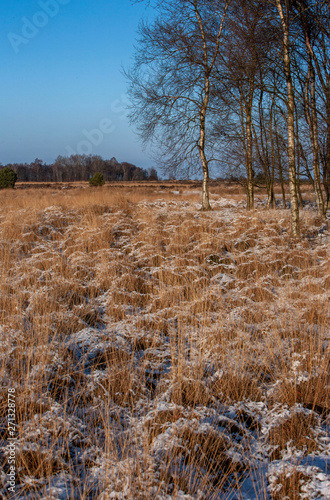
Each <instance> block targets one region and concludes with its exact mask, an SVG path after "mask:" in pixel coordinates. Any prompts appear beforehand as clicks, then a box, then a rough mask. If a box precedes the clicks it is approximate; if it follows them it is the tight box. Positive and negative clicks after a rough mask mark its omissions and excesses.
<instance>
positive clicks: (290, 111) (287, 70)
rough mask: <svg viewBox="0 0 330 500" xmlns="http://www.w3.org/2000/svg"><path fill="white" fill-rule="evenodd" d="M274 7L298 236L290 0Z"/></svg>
mask: <svg viewBox="0 0 330 500" xmlns="http://www.w3.org/2000/svg"><path fill="white" fill-rule="evenodd" d="M276 7H277V10H278V14H279V18H280V21H281V25H282V34H283V38H282V42H283V68H284V74H285V78H286V84H287V133H288V162H289V190H290V202H291V232H292V236H294V237H299V235H300V226H299V204H298V194H297V173H296V157H295V127H294V124H295V121H294V110H295V96H294V87H293V82H292V72H291V56H290V0H276Z"/></svg>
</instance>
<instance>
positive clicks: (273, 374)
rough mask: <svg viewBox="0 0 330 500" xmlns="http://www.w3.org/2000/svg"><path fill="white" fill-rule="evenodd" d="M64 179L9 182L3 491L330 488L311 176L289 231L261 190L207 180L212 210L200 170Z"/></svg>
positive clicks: (124, 493)
mask: <svg viewBox="0 0 330 500" xmlns="http://www.w3.org/2000/svg"><path fill="white" fill-rule="evenodd" d="M162 186H165V187H162ZM18 187H19V186H18ZM63 187H66V186H57V187H56V188H55V187H54V186H51V187H48V188H43V189H36V188H35V187H34V186H32V187H30V188H29V189H15V190H14V191H8V190H6V191H1V192H0V200H1V207H2V211H1V214H0V252H1V277H0V283H1V294H0V315H1V325H0V336H1V346H2V349H1V351H0V377H1V383H0V392H1V399H0V401H1V406H0V445H1V451H0V464H1V477H0V498H5V499H7V498H13V499H14V498H15V499H19V498H21V499H39V498H41V499H49V500H50V499H52V500H55V499H63V500H64V499H81V500H85V499H98V500H110V499H117V500H142V499H143V500H156V499H159V500H161V499H164V500H171V499H173V500H175V499H180V500H192V499H196V500H202V499H205V500H215V499H221V500H225V499H228V500H229V499H231V500H234V499H242V500H243V499H244V500H247V499H251V500H252V499H258V500H259V499H272V500H283V499H285V498H288V499H290V500H291V499H299V498H301V499H321V498H325V499H327V498H328V499H329V498H330V494H329V491H330V479H329V469H330V465H329V454H330V438H329V435H328V429H329V423H330V417H329V406H330V398H329V395H330V373H329V361H330V358H329V353H330V344H329V341H330V330H329V319H330V309H329V295H330V255H329V243H330V230H329V227H328V222H325V221H322V220H321V219H319V218H318V217H317V215H316V211H315V208H314V207H313V204H312V203H311V202H309V200H310V201H311V200H313V193H311V192H310V188H309V187H308V186H303V189H302V191H303V196H304V200H306V206H305V207H304V208H303V209H302V210H301V224H302V239H301V240H300V241H294V240H292V239H291V237H290V213H289V210H283V208H281V203H279V208H278V210H276V211H272V210H270V211H268V210H265V208H264V207H265V195H264V193H262V192H261V191H260V192H258V191H257V192H256V200H257V203H256V204H257V209H256V210H255V211H254V212H252V213H247V212H246V210H245V197H244V194H243V192H242V190H241V189H240V188H239V187H237V186H234V185H216V186H213V187H211V204H212V206H213V211H211V212H206V213H204V212H200V211H199V210H198V209H199V207H200V198H201V195H200V192H199V189H200V188H199V187H198V186H197V185H196V184H194V183H192V184H189V185H188V184H183V183H167V184H166V183H162V182H159V183H153V184H150V183H148V186H146V185H136V186H132V185H123V186H122V187H119V185H117V186H113V185H111V186H109V185H106V186H104V187H103V188H99V189H97V188H96V189H95V188H94V189H91V188H87V187H86V186H80V187H77V186H76V187H75V186H72V189H63ZM73 187H75V189H73ZM277 193H278V199H279V200H280V194H279V193H280V190H279V189H278V190H277ZM8 389H11V390H12V389H15V392H11V393H10V394H14V395H15V398H14V399H15V411H16V412H15V415H16V426H17V428H16V429H15V435H16V437H17V443H16V448H15V474H16V475H15V482H16V487H15V493H10V492H9V490H8V484H7V485H6V483H7V481H8V472H9V467H10V466H9V459H10V452H9V448H8V443H9V442H10V441H9V437H10V435H9V428H8V421H7V415H8V404H7V403H8Z"/></svg>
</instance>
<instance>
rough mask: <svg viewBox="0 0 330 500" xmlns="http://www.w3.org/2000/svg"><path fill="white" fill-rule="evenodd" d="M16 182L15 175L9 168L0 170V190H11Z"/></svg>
mask: <svg viewBox="0 0 330 500" xmlns="http://www.w3.org/2000/svg"><path fill="white" fill-rule="evenodd" d="M16 181H17V174H16V172H14V170H12V169H11V168H8V167H5V168H2V169H1V170H0V189H5V188H13V187H14V186H15V182H16Z"/></svg>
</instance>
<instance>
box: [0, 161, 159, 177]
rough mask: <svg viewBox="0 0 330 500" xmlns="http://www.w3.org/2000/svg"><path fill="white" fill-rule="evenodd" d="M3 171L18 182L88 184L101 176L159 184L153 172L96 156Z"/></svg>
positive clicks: (20, 165) (12, 165)
mask: <svg viewBox="0 0 330 500" xmlns="http://www.w3.org/2000/svg"><path fill="white" fill-rule="evenodd" d="M3 168H10V169H12V170H13V171H14V172H16V174H17V181H18V182H76V181H89V179H90V178H91V177H92V176H93V175H94V174H95V173H96V172H101V173H102V175H103V177H104V180H105V181H146V180H158V176H157V171H156V170H155V169H154V168H151V169H149V170H145V169H142V168H140V167H137V166H136V165H133V164H132V163H127V162H122V163H119V162H118V161H117V160H116V158H111V160H104V159H103V158H102V157H101V156H97V155H71V156H69V157H64V156H58V157H57V158H56V160H55V161H54V163H51V164H47V163H45V162H43V161H42V160H40V159H39V158H36V159H35V160H34V161H33V162H31V163H8V164H7V165H4V166H1V165H0V169H3Z"/></svg>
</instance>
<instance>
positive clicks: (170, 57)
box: [126, 0, 230, 210]
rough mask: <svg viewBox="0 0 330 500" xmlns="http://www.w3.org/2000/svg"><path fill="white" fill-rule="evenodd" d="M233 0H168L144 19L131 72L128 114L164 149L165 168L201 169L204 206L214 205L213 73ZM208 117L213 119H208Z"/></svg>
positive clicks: (146, 139) (141, 131)
mask: <svg viewBox="0 0 330 500" xmlns="http://www.w3.org/2000/svg"><path fill="white" fill-rule="evenodd" d="M229 4H230V0H174V1H173V0H171V1H170V0H164V1H163V2H157V3H156V8H157V11H158V12H159V17H157V18H156V20H155V21H154V22H153V23H152V24H146V23H144V24H141V26H140V30H139V35H140V38H139V41H138V45H137V48H136V53H135V61H134V65H133V67H132V69H131V70H130V71H128V72H127V73H126V74H127V77H128V79H129V83H130V87H129V96H130V99H131V103H132V106H131V114H130V118H131V121H132V122H133V123H135V124H136V125H137V129H138V132H139V134H140V136H141V137H142V139H143V141H144V142H145V143H147V142H151V143H153V144H154V145H156V146H157V147H159V148H161V149H162V151H163V152H164V155H163V165H164V167H163V170H165V171H168V170H169V168H171V167H172V168H179V167H181V168H182V166H187V165H188V166H190V167H191V166H193V164H194V163H196V160H197V158H198V157H199V161H200V165H201V170H202V172H203V187H202V210H210V208H211V206H210V201H209V163H210V158H209V156H208V154H209V152H210V151H211V149H212V141H211V139H210V136H209V134H208V130H209V125H210V124H211V119H210V118H211V117H210V100H211V97H212V91H213V88H214V86H215V79H214V77H213V74H214V71H215V67H216V61H217V58H218V56H219V52H220V42H221V36H222V33H223V30H224V21H225V18H226V13H227V10H228V7H229ZM208 120H209V123H208Z"/></svg>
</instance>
